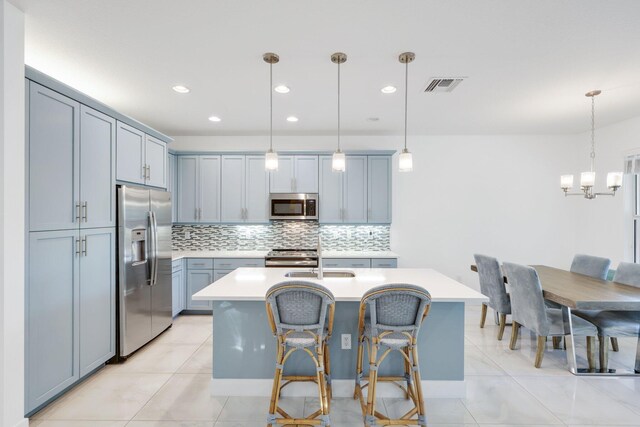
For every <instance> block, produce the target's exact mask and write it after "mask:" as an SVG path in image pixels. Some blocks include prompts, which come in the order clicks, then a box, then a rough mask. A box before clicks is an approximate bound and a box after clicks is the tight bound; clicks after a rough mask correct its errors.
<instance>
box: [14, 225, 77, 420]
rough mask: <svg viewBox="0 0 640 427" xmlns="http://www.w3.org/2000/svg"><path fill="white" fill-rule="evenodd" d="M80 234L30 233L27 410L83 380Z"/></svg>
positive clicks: (27, 304) (69, 231)
mask: <svg viewBox="0 0 640 427" xmlns="http://www.w3.org/2000/svg"><path fill="white" fill-rule="evenodd" d="M78 233H79V232H78V231H77V230H65V231H51V232H38V233H29V269H28V271H29V276H28V284H27V289H26V307H25V309H26V313H25V314H26V316H25V317H26V336H25V343H26V358H25V360H26V367H25V368H26V396H27V404H26V408H27V412H30V411H31V410H33V409H35V408H36V407H37V406H39V405H41V404H43V403H44V402H46V401H47V400H49V399H51V398H52V397H54V396H56V395H57V394H59V393H60V392H61V391H63V390H64V389H65V388H67V387H69V386H70V385H72V384H73V383H74V382H76V381H77V380H78V379H79V372H78V368H79V366H80V365H79V363H78V354H79V352H78V343H79V339H78V329H79V325H78V321H79V317H78V315H77V313H78V310H79V298H78V295H79V289H78V270H79V269H78V264H79V263H78V258H79V248H78V243H79V239H78ZM14 321H16V322H19V321H21V320H20V319H14Z"/></svg>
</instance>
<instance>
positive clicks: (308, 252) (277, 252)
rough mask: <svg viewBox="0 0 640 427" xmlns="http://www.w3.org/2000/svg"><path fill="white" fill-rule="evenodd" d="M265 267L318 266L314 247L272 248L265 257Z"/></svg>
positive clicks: (316, 252)
mask: <svg viewBox="0 0 640 427" xmlns="http://www.w3.org/2000/svg"><path fill="white" fill-rule="evenodd" d="M265 266H266V267H289V268H291V267H303V268H316V267H318V251H317V250H316V249H273V250H272V251H271V252H269V253H268V254H267V256H266V257H265Z"/></svg>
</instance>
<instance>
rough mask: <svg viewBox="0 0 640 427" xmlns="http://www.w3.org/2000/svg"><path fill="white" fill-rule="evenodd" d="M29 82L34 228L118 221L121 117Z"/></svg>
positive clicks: (103, 224)
mask: <svg viewBox="0 0 640 427" xmlns="http://www.w3.org/2000/svg"><path fill="white" fill-rule="evenodd" d="M29 85H30V86H29V87H30V89H29V125H28V140H29V229H30V230H31V231H45V230H68V229H73V228H78V227H80V228H96V227H112V226H115V214H116V212H115V161H114V160H115V120H114V119H112V118H111V117H109V116H106V115H104V114H102V113H100V112H98V111H96V110H93V109H91V108H89V107H87V106H84V105H80V104H79V103H78V102H76V101H73V100H71V99H69V98H67V97H65V96H62V95H60V94H59V93H57V92H54V91H52V90H50V89H48V88H45V87H43V86H40V85H38V84H36V83H33V82H31V83H30V84H29Z"/></svg>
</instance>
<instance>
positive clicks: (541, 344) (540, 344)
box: [534, 335, 546, 368]
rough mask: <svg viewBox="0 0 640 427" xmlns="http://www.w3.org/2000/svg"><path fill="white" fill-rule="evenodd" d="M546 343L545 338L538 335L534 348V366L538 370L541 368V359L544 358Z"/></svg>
mask: <svg viewBox="0 0 640 427" xmlns="http://www.w3.org/2000/svg"><path fill="white" fill-rule="evenodd" d="M545 343H546V337H543V336H542V335H538V346H537V348H536V361H535V362H534V366H535V367H536V368H539V367H540V366H542V358H543V357H544V348H545Z"/></svg>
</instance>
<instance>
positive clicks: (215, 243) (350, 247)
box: [172, 221, 391, 251]
mask: <svg viewBox="0 0 640 427" xmlns="http://www.w3.org/2000/svg"><path fill="white" fill-rule="evenodd" d="M187 232H189V233H190V238H189V239H186V233H187ZM318 234H320V235H321V236H322V247H323V249H326V250H333V251H388V250H390V249H391V241H390V226H388V225H321V224H318V223H317V222H313V221H274V222H272V223H270V224H257V225H235V224H234V225H231V224H220V225H174V226H173V236H172V237H173V239H172V241H173V250H176V251H197V250H211V251H215V250H229V251H234V250H238V251H250V250H256V251H260V250H270V249H286V248H294V249H298V248H315V246H316V244H317V241H318Z"/></svg>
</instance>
